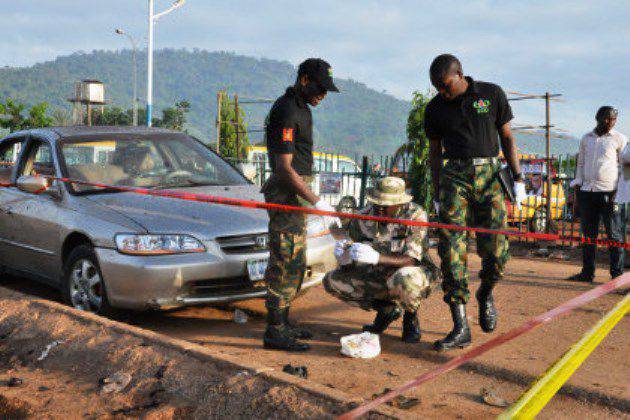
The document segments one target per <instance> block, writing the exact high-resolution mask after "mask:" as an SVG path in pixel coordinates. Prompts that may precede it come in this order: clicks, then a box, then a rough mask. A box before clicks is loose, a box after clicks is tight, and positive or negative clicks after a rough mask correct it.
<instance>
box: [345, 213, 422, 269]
mask: <svg viewBox="0 0 630 420" xmlns="http://www.w3.org/2000/svg"><path fill="white" fill-rule="evenodd" d="M360 214H367V215H374V209H373V208H372V206H371V205H369V204H368V205H367V206H366V207H365V208H364V209H362V210H361V211H360ZM394 217H395V218H397V219H407V220H417V221H419V222H427V221H428V217H427V212H426V211H425V210H424V209H423V208H422V207H420V206H418V205H417V204H415V203H409V204H408V205H407V206H403V207H401V209H400V211H399V212H398V214H396V215H395V216H394ZM348 229H349V234H350V238H351V239H352V240H353V241H355V242H369V243H370V244H371V245H372V247H373V248H374V249H375V250H376V251H378V252H379V253H381V254H403V255H407V256H409V257H412V258H414V259H416V261H417V262H418V264H419V263H420V262H422V260H423V259H425V255H426V253H427V250H428V249H429V246H428V241H429V237H428V235H427V228H426V227H425V226H405V225H397V224H393V223H378V222H373V221H370V220H358V219H353V220H352V221H351V222H350V225H349V227H348Z"/></svg>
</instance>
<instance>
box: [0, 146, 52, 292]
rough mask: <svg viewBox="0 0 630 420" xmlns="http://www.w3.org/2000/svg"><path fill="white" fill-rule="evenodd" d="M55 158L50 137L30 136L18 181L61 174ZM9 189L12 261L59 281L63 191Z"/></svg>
mask: <svg viewBox="0 0 630 420" xmlns="http://www.w3.org/2000/svg"><path fill="white" fill-rule="evenodd" d="M55 161H56V159H55V156H54V153H53V148H52V145H51V143H50V142H49V141H48V140H46V139H40V138H34V137H31V138H29V140H28V142H27V144H26V147H25V149H24V152H22V154H21V157H20V160H19V165H18V167H17V171H16V174H15V176H16V182H17V180H19V178H20V177H21V176H23V175H41V176H58V173H57V170H56V168H57V165H56V162H55ZM51 182H53V183H54V182H55V181H51ZM10 190H11V193H12V194H13V198H14V199H13V200H12V201H11V202H10V203H9V205H8V211H9V212H10V213H11V217H12V220H13V229H12V231H11V233H10V235H9V237H10V245H11V246H12V247H13V255H12V256H11V259H12V264H13V265H14V266H15V268H16V269H18V270H20V271H24V272H28V273H31V274H33V275H34V276H37V277H42V278H44V279H46V280H51V281H52V282H56V281H57V280H58V274H59V268H60V265H61V256H60V252H61V244H60V227H59V220H60V217H59V215H60V208H61V195H57V196H52V195H51V194H48V193H40V194H33V193H29V192H26V191H22V190H20V189H19V188H17V187H11V188H10ZM59 191H61V189H59Z"/></svg>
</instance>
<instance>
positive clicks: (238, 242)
mask: <svg viewBox="0 0 630 420" xmlns="http://www.w3.org/2000/svg"><path fill="white" fill-rule="evenodd" d="M217 242H218V244H219V246H220V247H221V250H223V252H225V253H226V254H251V253H255V252H263V251H269V235H268V234H267V233H258V234H248V235H237V236H223V237H220V238H217Z"/></svg>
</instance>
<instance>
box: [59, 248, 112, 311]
mask: <svg viewBox="0 0 630 420" xmlns="http://www.w3.org/2000/svg"><path fill="white" fill-rule="evenodd" d="M63 295H64V300H65V301H66V303H67V304H68V305H70V306H72V307H73V308H75V309H79V310H82V311H88V312H92V313H95V314H99V315H104V316H111V315H113V314H114V310H113V308H112V307H111V306H110V305H109V301H108V300H107V293H106V292H105V282H104V280H103V275H102V274H101V269H100V267H99V265H98V261H97V259H96V255H95V254H94V250H93V249H92V247H91V246H89V245H79V246H77V247H76V248H74V249H73V250H72V251H71V252H70V255H69V256H68V258H67V259H66V261H65V264H64V275H63Z"/></svg>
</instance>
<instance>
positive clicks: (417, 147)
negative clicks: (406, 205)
mask: <svg viewBox="0 0 630 420" xmlns="http://www.w3.org/2000/svg"><path fill="white" fill-rule="evenodd" d="M430 100H431V95H430V94H429V93H428V92H427V93H424V94H423V93H420V92H417V91H416V92H414V93H413V100H412V102H411V111H410V112H409V117H408V118H407V143H405V144H403V145H402V146H401V147H400V148H399V149H398V150H397V151H396V157H399V156H400V157H402V156H404V155H409V157H410V158H411V162H410V168H409V171H410V176H409V178H410V179H409V181H410V183H411V191H412V194H413V198H414V201H415V202H416V203H418V204H420V205H421V206H423V207H424V208H425V209H430V208H431V200H432V195H433V191H432V187H431V165H430V164H429V139H428V138H427V135H426V133H425V132H424V111H425V109H426V106H427V104H428V103H429V101H430Z"/></svg>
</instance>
